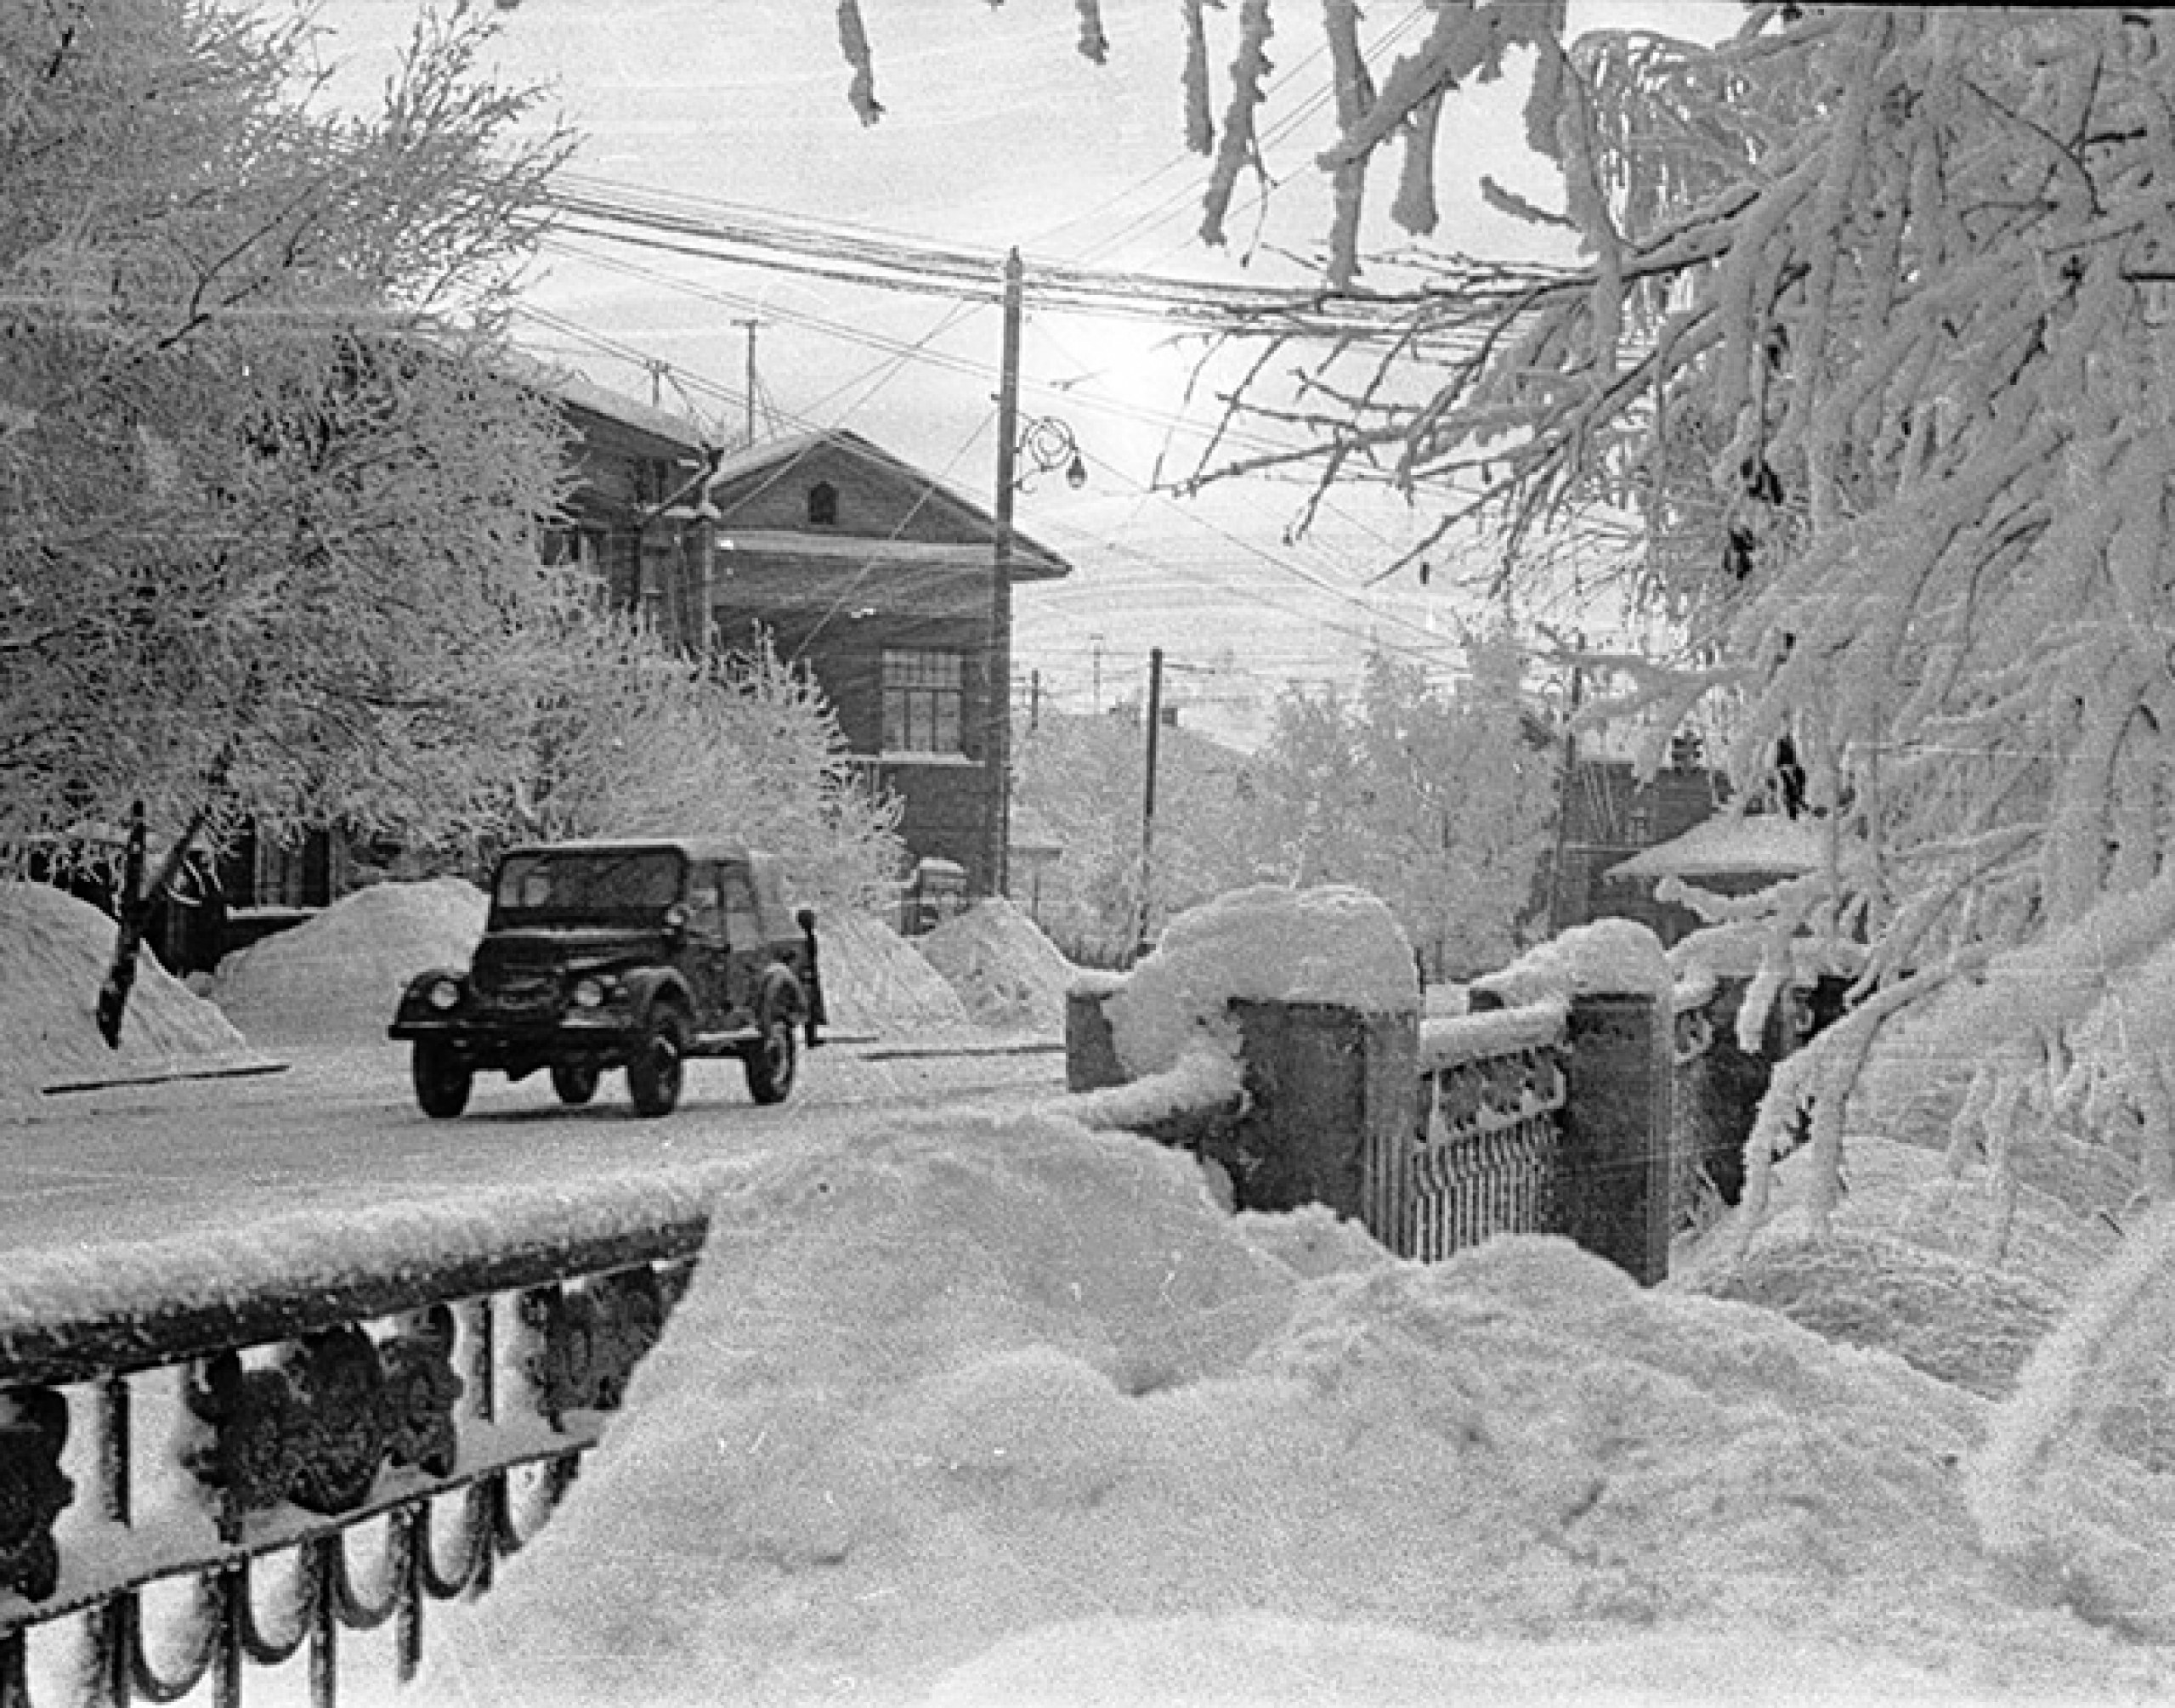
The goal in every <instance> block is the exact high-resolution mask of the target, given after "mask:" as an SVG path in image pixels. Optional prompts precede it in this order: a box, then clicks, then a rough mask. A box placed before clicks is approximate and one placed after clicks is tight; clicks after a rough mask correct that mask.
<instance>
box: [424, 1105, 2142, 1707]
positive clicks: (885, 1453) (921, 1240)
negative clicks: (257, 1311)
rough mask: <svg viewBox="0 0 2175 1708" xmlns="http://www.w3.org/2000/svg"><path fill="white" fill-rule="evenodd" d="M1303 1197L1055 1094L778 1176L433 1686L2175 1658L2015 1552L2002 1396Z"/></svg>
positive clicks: (1079, 1680) (1840, 1689)
mask: <svg viewBox="0 0 2175 1708" xmlns="http://www.w3.org/2000/svg"><path fill="white" fill-rule="evenodd" d="M1266 1224H1267V1219H1263V1218H1259V1217H1228V1216H1226V1215H1223V1214H1222V1213H1220V1212H1217V1211H1215V1210H1214V1209H1213V1208H1212V1207H1210V1205H1209V1202H1208V1201H1207V1199H1206V1197H1205V1196H1204V1193H1203V1191H1202V1188H1201V1185H1200V1184H1199V1176H1198V1170H1197V1169H1196V1168H1194V1166H1193V1165H1192V1162H1191V1161H1190V1160H1189V1159H1187V1158H1186V1157H1181V1156H1177V1155H1175V1154H1172V1153H1170V1152H1169V1151H1164V1150H1163V1149H1162V1148H1160V1147H1158V1146H1155V1145H1150V1144H1147V1143H1146V1142H1143V1141H1140V1140H1132V1139H1129V1138H1124V1137H1119V1136H1110V1135H1101V1134H1088V1133H1086V1132H1085V1131H1084V1130H1083V1129H1081V1128H1079V1127H1077V1126H1076V1125H1073V1123H1066V1122H1062V1121H1056V1120H1049V1119H1041V1118H1035V1117H1025V1116H1012V1117H981V1118H979V1119H970V1120H966V1121H960V1120H957V1119H954V1120H952V1121H949V1122H945V1123H937V1122H929V1123H925V1124H923V1125H920V1126H918V1127H917V1126H911V1125H909V1126H906V1127H903V1128H893V1129H892V1130H889V1131H883V1130H878V1129H871V1130H869V1131H867V1132H864V1133H861V1134H855V1135H849V1136H847V1137H845V1138H841V1139H837V1140H831V1141H829V1142H827V1143H825V1144H824V1145H821V1146H820V1147H810V1148H807V1149H804V1150H800V1151H796V1152H794V1153H793V1154H778V1155H773V1156H772V1157H767V1158H764V1159H762V1160H760V1161H759V1162H751V1163H750V1164H749V1165H747V1166H746V1168H745V1171H744V1172H742V1173H740V1174H739V1176H738V1178H737V1179H736V1181H735V1183H734V1184H733V1185H731V1186H729V1187H728V1188H727V1189H725V1190H723V1191H721V1194H720V1196H719V1197H718V1199H717V1203H716V1207H715V1210H714V1213H713V1220H712V1231H711V1238H710V1241H709V1244H708V1247H707V1248H706V1250H705V1255H704V1258H703V1260H702V1262H701V1264H700V1266H699V1268H698V1270H697V1271H696V1274H695V1277H694V1284H693V1287H692V1288H691V1290H690V1292H689V1293H688V1297H687V1298H686V1299H685V1300H684V1302H683V1304H681V1305H680V1307H679V1309H678V1310H677V1313H676V1314H675V1315H674V1316H673V1318H672V1320H671V1324H670V1326H669V1327H668V1329H667V1331H666V1335H665V1337H664V1339H663V1341H662V1342H661V1343H660V1345H659V1347H658V1349H656V1350H655V1352H654V1353H653V1354H652V1355H650V1357H649V1359H648V1360H646V1361H645V1362H644V1363H643V1366H641V1367H640V1369H639V1371H637V1375H636V1377H635V1379H634V1382H633V1384H632V1392H631V1394H629V1396H628V1405H627V1408H626V1411H625V1412H623V1413H622V1414H621V1415H620V1417H618V1418H617V1419H616V1420H615V1422H614V1424H613V1427H612V1428H611V1430H610V1432H609V1434H607V1436H606V1437H605V1439H604V1442H603V1446H602V1447H601V1448H600V1449H599V1451H598V1452H597V1453H596V1454H594V1455H593V1456H592V1458H591V1460H590V1461H589V1462H588V1464H587V1466H586V1468H585V1470H584V1473H583V1475H582V1477H581V1480H580V1481H579V1482H578V1483H577V1484H576V1485H575V1487H574V1490H573V1491H572V1493H571V1495H570V1496H569V1501H568V1503H567V1505H566V1506H565V1507H564V1509H563V1510H562V1512H561V1513H560V1515H559V1516H558V1518H557V1519H554V1521H553V1522H552V1524H550V1525H549V1526H547V1528H546V1529H545V1530H543V1532H542V1533H541V1536H539V1537H538V1538H537V1539H536V1541H534V1542H533V1543H531V1544H530V1546H529V1547H526V1548H524V1550H523V1552H521V1553H520V1554H519V1555H518V1557H516V1558H514V1559H513V1561H512V1562H511V1563H510V1564H508V1566H507V1568H506V1569H505V1571H504V1575H503V1576H502V1578H501V1581H500V1584H499V1586H498V1587H497V1588H496V1589H495V1590H494V1592H493V1593H492V1594H491V1595H490V1597H488V1598H484V1599H483V1600H482V1601H480V1602H477V1603H466V1604H460V1605H456V1606H449V1607H448V1608H446V1609H445V1610H444V1611H443V1613H442V1614H440V1615H438V1616H439V1618H440V1619H441V1620H442V1621H443V1622H442V1624H441V1626H440V1627H439V1629H440V1632H441V1636H440V1637H439V1639H437V1640H435V1641H434V1642H433V1646H432V1651H431V1656H432V1658H431V1663H430V1664H431V1666H433V1668H434V1669H435V1671H434V1674H433V1675H430V1676H427V1677H426V1680H425V1682H424V1684H423V1688H422V1696H423V1697H424V1699H425V1700H458V1701H462V1702H467V1703H472V1704H475V1705H477V1708H484V1705H493V1704H507V1705H512V1704H516V1703H518V1704H522V1705H524V1708H530V1705H535V1708H542V1705H550V1704H575V1703H579V1704H582V1705H585V1708H586V1705H588V1704H593V1703H599V1702H609V1703H612V1704H614V1705H615V1708H632V1705H637V1704H645V1705H666V1704H671V1705H680V1704H686V1705H694V1704H697V1703H702V1704H711V1703H718V1702H732V1703H735V1704H741V1705H750V1708H763V1705H770V1704H777V1705H785V1704H794V1705H807V1704H817V1703H824V1702H846V1701H852V1702H854V1703H875V1704H907V1703H914V1702H926V1703H942V1704H946V1705H960V1704H976V1705H994V1704H999V1703H1002V1704H1005V1705H1012V1704H1018V1703H1023V1702H1024V1703H1040V1704H1051V1703H1079V1704H1087V1703H1100V1704H1113V1703H1126V1704H1135V1703H1140V1702H1144V1701H1150V1700H1153V1701H1155V1702H1157V1703H1158V1704H1161V1703H1167V1702H1181V1703H1209V1702H1216V1703H1226V1704H1235V1703H1239V1702H1247V1703H1267V1702H1272V1701H1274V1702H1287V1701H1316V1702H1340V1703H1346V1704H1359V1703H1388V1702H1399V1703H1414V1704H1417V1703H1421V1702H1435V1701H1441V1700H1453V1699H1454V1698H1456V1697H1458V1696H1459V1695H1460V1694H1463V1693H1464V1685H1465V1683H1466V1681H1469V1680H1478V1681H1483V1682H1484V1683H1485V1685H1486V1686H1487V1689H1486V1691H1485V1693H1484V1694H1485V1695H1486V1698H1487V1700H1527V1701H1540V1700H1564V1698H1565V1696H1566V1694H1577V1695H1582V1696H1583V1697H1584V1698H1585V1700H1623V1696H1622V1692H1623V1688H1624V1687H1625V1685H1626V1683H1627V1682H1628V1681H1632V1680H1637V1681H1644V1682H1645V1683H1648V1684H1650V1685H1651V1687H1652V1688H1653V1691H1654V1692H1655V1695H1654V1700H1685V1697H1684V1694H1683V1692H1684V1690H1685V1687H1686V1686H1687V1684H1689V1685H1690V1687H1691V1690H1692V1692H1693V1694H1704V1695H1705V1696H1706V1697H1707V1698H1708V1700H1732V1701H1742V1700H1767V1701H1781V1700H1798V1701H1813V1700H1821V1701H1827V1700H1897V1699H1898V1698H1899V1697H1903V1698H1911V1699H1917V1700H1923V1699H1925V1698H1929V1697H1932V1698H1936V1699H1939V1698H1942V1697H1947V1698H1949V1699H1951V1700H1962V1699H1970V1700H1986V1699H1988V1698H1990V1697H2001V1696H2006V1697H2008V1698H2009V1699H2010V1700H2043V1699H2044V1698H2045V1697H2046V1696H2048V1695H2049V1694H2057V1693H2059V1694H2062V1695H2064V1696H2065V1697H2068V1698H2075V1697H2076V1696H2077V1695H2078V1694H2081V1693H2087V1692H2095V1693H2112V1692H2116V1691H2127V1692H2130V1693H2133V1694H2136V1693H2140V1692H2143V1691H2144V1690H2146V1689H2148V1688H2155V1687H2157V1686H2164V1684H2165V1683H2166V1682H2167V1677H2166V1669H2165V1668H2164V1667H2163V1666H2161V1664H2160V1663H2159V1662H2158V1660H2156V1659H2155V1654H2153V1652H2152V1651H2150V1650H2149V1649H2138V1648H2135V1647H2133V1646H2130V1645H2128V1644H2126V1643H2121V1642H2120V1641H2118V1640H2117V1639H2116V1638H2115V1637H2112V1636H2110V1635H2109V1634H2108V1633H2106V1632H2103V1631H2099V1630H2095V1629H2093V1627H2092V1626H2090V1625H2089V1624H2088V1623H2087V1622H2086V1621H2085V1620H2081V1619H2079V1618H2078V1617H2077V1616H2076V1615H2075V1614H2073V1613H2071V1612H2070V1611H2067V1610H2065V1609H2064V1608H2062V1607H2060V1606H2059V1605H2056V1604H2054V1603H2053V1599H2052V1598H2053V1595H2054V1594H2056V1593H2058V1592H2059V1589H2060V1586H2059V1585H2057V1584H2051V1583H2050V1584H2048V1585H2045V1586H2041V1587H2039V1588H2036V1589H2035V1588H2032V1587H2030V1586H2025V1585H2024V1584H2023V1582H2022V1581H2020V1580H2019V1579H2016V1578H2014V1577H2013V1576H2012V1575H2010V1574H2009V1572H2008V1570H2007V1569H2006V1566H2005V1563H2004V1562H2002V1561H2000V1560H1997V1559H1995V1558H1991V1557H1990V1556H1989V1555H1987V1554H1986V1553H1985V1552H1983V1551H1982V1550H1981V1549H1980V1547H1979V1546H1978V1544H1977V1541H1976V1532H1975V1530H1974V1525H1973V1521H1972V1518H1971V1515H1970V1513H1969V1512H1968V1510H1967V1507H1966V1504H1965V1500H1964V1492H1963V1474H1962V1471H1961V1467H1962V1466H1963V1464H1964V1463H1965V1462H1966V1461H1967V1460H1968V1456H1970V1454H1971V1453H1972V1451H1974V1447H1975V1445H1976V1444H1977V1442H1978V1440H1979V1439H1980V1437H1981V1435H1982V1434H1983V1433H1984V1431H1985V1426H1986V1422H1987V1419H1988V1417H1989V1408H1988V1407H1987V1406H1986V1405H1985V1402H1984V1401H1982V1400H1979V1399H1977V1398H1975V1397H1974V1396H1973V1395H1970V1394H1967V1393H1964V1392H1963V1391H1962V1390H1960V1389H1957V1388H1951V1387H1949V1386H1947V1385H1946V1384H1944V1383H1939V1382H1935V1381H1934V1380H1932V1379H1930V1378H1929V1377H1924V1376H1922V1375H1920V1374H1919V1373H1918V1372H1917V1371H1912V1370H1911V1369H1910V1368H1909V1367H1908V1366H1905V1365H1903V1364H1901V1363H1900V1362H1899V1361H1897V1360H1894V1359H1891V1358H1888V1357H1885V1356H1883V1355H1878V1354H1868V1353H1863V1352H1859V1351H1857V1350H1855V1349H1850V1348H1847V1347H1838V1346H1836V1345H1832V1344H1831V1343H1827V1342H1826V1341H1824V1340H1821V1339H1820V1338H1817V1337H1815V1336H1813V1335H1810V1334H1808V1333H1806V1332H1804V1331H1803V1330H1802V1329H1799V1328H1798V1327H1797V1326H1794V1325H1793V1324H1791V1323H1789V1322H1787V1321H1783V1320H1781V1318H1778V1317H1776V1316H1775V1315H1773V1314H1771V1313H1770V1312H1767V1311H1763V1310H1758V1309H1752V1308H1749V1307H1747V1306H1744V1305H1739V1304H1726V1303H1723V1302H1719V1301H1716V1300H1713V1299H1708V1298H1697V1297H1689V1296H1683V1295H1678V1294H1673V1293H1669V1292H1654V1291H1644V1290H1641V1289H1640V1288H1639V1287H1636V1286H1635V1285H1634V1283H1633V1282H1632V1281H1630V1280H1629V1279H1628V1277H1627V1276H1625V1275H1623V1274H1622V1273H1621V1272H1620V1271H1618V1270H1615V1269H1613V1268H1612V1267H1611V1266H1609V1265H1608V1264H1605V1263H1603V1262H1601V1261H1600V1260H1599V1259H1597V1258H1593V1257H1591V1256H1589V1255H1588V1254H1586V1253H1582V1252H1580V1251H1578V1250H1577V1248H1576V1247H1572V1246H1571V1245H1570V1244H1569V1243H1568V1242H1566V1241H1560V1240H1542V1239H1530V1238H1528V1239H1498V1240H1496V1241H1491V1242H1489V1243H1488V1244H1487V1245H1485V1246H1483V1247H1479V1248H1478V1249H1476V1250H1474V1251H1470V1252H1467V1253H1462V1254H1460V1255H1459V1256H1458V1257H1457V1258H1453V1259H1452V1260H1451V1261H1449V1262H1447V1263H1444V1264H1435V1265H1420V1264H1402V1263H1398V1262H1396V1261H1394V1260H1390V1259H1387V1258H1384V1257H1381V1256H1379V1255H1375V1254H1371V1253H1368V1252H1366V1251H1365V1250H1364V1249H1363V1247H1362V1243H1361V1242H1360V1241H1359V1240H1358V1239H1357V1236H1346V1237H1345V1239H1343V1240H1341V1241H1340V1240H1337V1239H1334V1238H1325V1237H1323V1236H1324V1234H1325V1232H1326V1231H1327V1230H1325V1229H1324V1227H1323V1220H1322V1217H1321V1216H1320V1215H1319V1214H1318V1213H1317V1214H1315V1215H1313V1216H1311V1217H1310V1218H1308V1219H1306V1226H1305V1227H1304V1228H1303V1229H1302V1230H1299V1232H1298V1234H1297V1235H1296V1236H1295V1237H1294V1238H1293V1239H1291V1240H1280V1239H1277V1238H1273V1237H1264V1236H1262V1235H1263V1233H1264V1231H1265V1230H1266ZM1293 1259H1296V1260H1295V1261H1294V1260H1293ZM2104 1475H2105V1477H2106V1478H2107V1479H2108V1481H2107V1484H2106V1486H2107V1488H2108V1489H2109V1490H2117V1489H2119V1490H2120V1491H2121V1496H2122V1499H2121V1502H2115V1501H2112V1500H2110V1501H2109V1502H2107V1503H2106V1504H2107V1506H2108V1507H2109V1511H2110V1514H2111V1516H2110V1518H2109V1519H2108V1520H2107V1521H2108V1522H2110V1523H2113V1524H2117V1525H2119V1526H2122V1527H2124V1528H2122V1530H2121V1541H2122V1544H2123V1546H2124V1547H2127V1548H2129V1549H2131V1550H2132V1551H2133V1552H2134V1553H2137V1554H2138V1555H2140V1556H2141V1557H2142V1556H2144V1555H2146V1554H2147V1553H2149V1551H2150V1550H2153V1549H2160V1548H2164V1547H2165V1537H2166V1536H2167V1535H2169V1534H2171V1533H2175V1497H2172V1496H2169V1495H2168V1494H2167V1493H2165V1492H2155V1487H2154V1479H2149V1478H2147V1477H2145V1476H2144V1475H2143V1474H2142V1473H2135V1472H2133V1471H2131V1470H2126V1469H2125V1468H2123V1467H2122V1466H2121V1463H2120V1462H2113V1461H2110V1462H2107V1466H2106V1469H2105V1472H2104ZM2125 1479H2127V1480H2125ZM1785 1633H1787V1634H1785ZM1732 1660H1734V1665H1732V1664H1730V1663H1731V1661H1732ZM1226 1666H1228V1668H1229V1670H1228V1671H1226V1670H1225V1668H1226ZM1498 1684H1500V1685H1501V1686H1503V1687H1504V1693H1505V1694H1504V1696H1501V1697H1499V1696H1498V1694H1497V1693H1496V1687H1497V1686H1498Z"/></svg>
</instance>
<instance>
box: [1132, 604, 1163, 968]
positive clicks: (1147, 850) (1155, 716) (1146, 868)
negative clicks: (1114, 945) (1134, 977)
mask: <svg viewBox="0 0 2175 1708" xmlns="http://www.w3.org/2000/svg"><path fill="white" fill-rule="evenodd" d="M1162 732H1163V648H1161V647H1155V648H1151V649H1150V650H1149V653H1148V752H1147V779H1146V781H1145V783H1143V784H1142V786H1141V926H1140V930H1138V931H1137V932H1136V933H1135V935H1134V941H1135V942H1136V943H1137V944H1138V945H1139V953H1142V954H1145V953H1147V947H1148V919H1149V905H1148V904H1149V897H1150V896H1151V895H1152V894H1153V889H1154V876H1155V772H1156V750H1157V748H1158V744H1159V740H1160V738H1161V735H1162Z"/></svg>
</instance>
